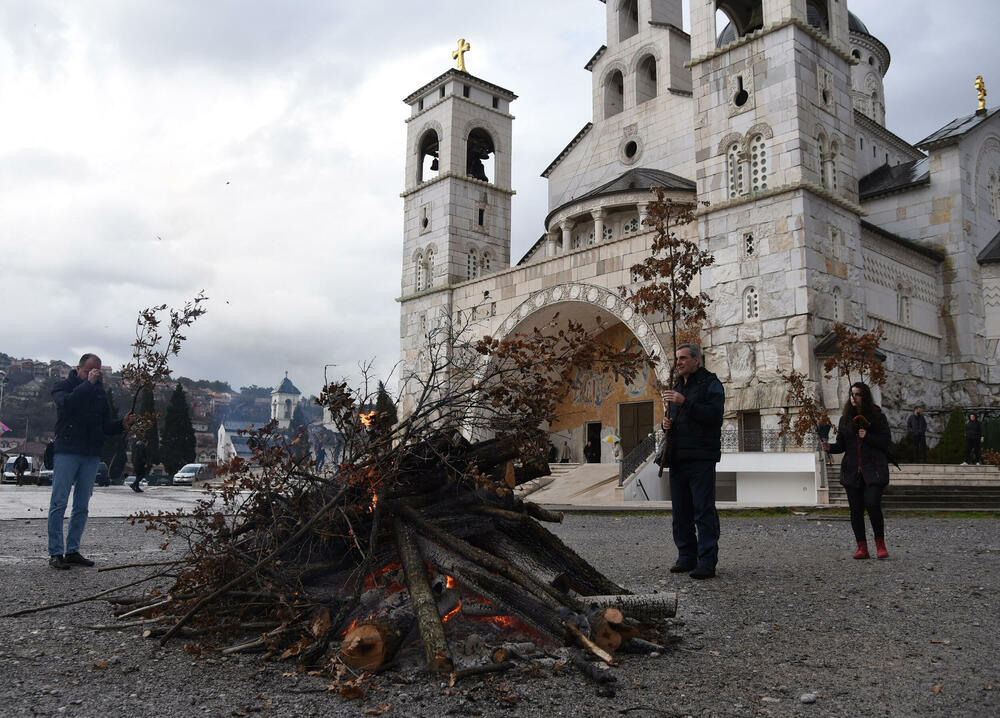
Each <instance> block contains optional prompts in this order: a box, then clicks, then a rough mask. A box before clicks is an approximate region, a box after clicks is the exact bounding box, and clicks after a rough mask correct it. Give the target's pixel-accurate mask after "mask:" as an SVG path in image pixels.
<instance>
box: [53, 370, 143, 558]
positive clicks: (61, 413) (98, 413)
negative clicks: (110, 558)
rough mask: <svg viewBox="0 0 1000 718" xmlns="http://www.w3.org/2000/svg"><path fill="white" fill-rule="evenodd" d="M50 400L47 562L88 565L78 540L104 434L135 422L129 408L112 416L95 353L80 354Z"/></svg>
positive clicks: (82, 527)
mask: <svg viewBox="0 0 1000 718" xmlns="http://www.w3.org/2000/svg"><path fill="white" fill-rule="evenodd" d="M52 398H53V400H55V403H56V439H55V447H54V449H53V459H52V464H53V468H52V497H51V499H50V500H49V566H51V567H52V568H58V569H67V568H69V567H70V564H77V565H79V566H93V565H94V562H93V561H91V560H90V559H87V558H84V557H83V556H82V555H80V539H81V537H82V536H83V529H84V526H86V525H87V514H88V507H89V506H90V495H91V493H93V490H94V479H95V477H96V476H97V465H98V463H100V461H101V448H102V447H103V445H104V437H105V436H108V435H111V434H120V433H121V432H122V431H127V430H128V429H129V428H130V427H131V426H132V424H133V423H134V422H135V414H133V413H131V412H129V414H128V415H127V416H125V418H123V419H113V418H112V417H111V409H110V407H109V406H108V398H107V395H106V394H105V393H104V384H103V383H102V382H101V360H100V358H99V357H98V356H96V355H95V354H84V355H83V356H82V357H80V364H79V365H78V366H77V368H76V369H74V370H73V371H71V372H70V373H69V376H68V377H66V378H65V379H63V380H62V381H59V382H56V385H55V386H54V387H53V388H52ZM71 489H72V491H73V512H72V514H70V519H69V532H68V533H67V536H66V543H65V546H64V545H63V518H64V517H65V515H66V505H67V503H68V502H69V493H70V490H71Z"/></svg>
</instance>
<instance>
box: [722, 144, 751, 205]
mask: <svg viewBox="0 0 1000 718" xmlns="http://www.w3.org/2000/svg"><path fill="white" fill-rule="evenodd" d="M726 167H727V169H728V175H729V197H730V199H733V198H735V197H739V196H740V195H742V194H745V193H746V184H745V183H744V180H743V164H742V162H740V145H739V143H738V142H734V143H733V144H731V145H729V149H728V150H727V151H726Z"/></svg>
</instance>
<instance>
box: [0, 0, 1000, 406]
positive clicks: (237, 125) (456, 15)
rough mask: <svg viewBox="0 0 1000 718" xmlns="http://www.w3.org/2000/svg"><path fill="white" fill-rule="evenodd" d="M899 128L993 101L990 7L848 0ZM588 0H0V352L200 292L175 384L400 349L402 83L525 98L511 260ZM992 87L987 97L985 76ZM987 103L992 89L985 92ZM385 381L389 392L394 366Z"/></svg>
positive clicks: (582, 84) (71, 349)
mask: <svg viewBox="0 0 1000 718" xmlns="http://www.w3.org/2000/svg"><path fill="white" fill-rule="evenodd" d="M850 7H851V9H852V10H853V11H854V12H855V13H856V14H857V15H858V16H859V17H860V18H861V19H862V20H863V21H864V22H865V23H866V24H867V26H868V28H869V30H870V31H871V32H872V33H873V34H874V35H875V36H876V37H878V38H879V39H880V40H882V41H883V42H884V43H885V44H886V45H887V46H888V48H889V51H890V52H891V53H892V63H891V66H890V68H889V74H888V76H887V77H886V86H885V87H886V105H887V123H888V126H889V128H890V129H891V130H893V131H894V132H896V134H898V135H900V136H902V137H903V138H904V139H907V140H909V141H911V142H912V141H916V140H919V139H921V138H922V137H924V136H926V135H928V134H930V133H931V132H932V131H934V130H935V129H937V128H938V127H940V126H942V125H944V124H945V123H947V122H948V121H950V120H951V119H953V118H954V117H956V116H959V115H963V114H969V113H971V112H973V111H974V110H975V106H976V105H975V91H974V89H973V88H972V83H973V81H974V79H975V76H976V75H977V74H979V73H982V74H983V75H984V76H985V78H986V82H987V86H988V88H989V89H990V91H991V92H992V93H994V94H997V95H1000V51H998V49H997V48H998V43H997V39H996V27H997V24H998V23H997V19H998V12H997V10H996V5H995V4H994V3H993V2H991V1H988V0H956V1H955V2H953V3H949V4H947V9H945V5H943V4H942V3H941V2H939V1H932V0H893V1H892V2H886V0H852V1H851V2H850ZM604 12H605V6H604V5H603V4H602V3H601V2H598V0H545V2H538V1H537V0H504V1H503V2H495V3H469V2H457V1H454V2H452V1H433V0H427V1H425V2H419V3H415V2H411V1H406V2H403V1H399V0H386V1H385V2H372V3H358V2H348V1H347V0H253V1H252V2H245V1H243V0H79V1H74V2H70V1H68V0H63V1H61V2H47V1H45V0H0V292H2V297H3V314H2V316H3V322H2V325H0V351H4V352H6V353H8V354H11V355H14V356H19V357H21V356H23V357H34V358H38V359H63V360H65V361H69V362H70V363H73V362H74V361H75V359H76V358H78V357H79V355H80V354H81V353H83V352H85V351H96V352H98V353H99V354H101V356H102V357H103V358H104V360H105V362H106V363H110V364H112V365H114V366H116V367H117V366H119V365H120V364H121V363H122V362H124V361H126V360H127V359H128V356H129V344H130V341H131V340H132V338H133V326H134V322H135V317H136V314H137V312H138V310H139V309H140V308H142V307H145V306H150V305H154V304H159V303H167V304H170V305H175V306H176V305H179V304H181V303H183V302H184V300H185V299H189V298H190V297H192V296H194V294H196V293H197V292H198V291H199V290H201V289H204V290H205V291H206V293H207V294H208V296H209V297H210V298H211V299H210V302H209V305H208V310H209V311H208V314H207V315H206V316H205V317H204V318H202V319H201V320H199V321H198V323H197V324H196V326H195V327H194V328H193V329H192V330H191V332H190V333H189V341H188V343H187V345H186V346H185V347H184V349H183V350H182V352H181V356H180V357H179V358H177V359H176V360H175V361H174V363H173V366H174V372H175V374H176V375H187V376H191V377H195V378H206V379H225V380H228V381H230V382H231V383H232V385H233V386H234V387H239V386H241V385H248V384H259V385H265V386H273V385H276V384H277V382H279V381H280V379H281V377H282V376H284V372H285V371H286V370H287V371H288V373H289V377H290V378H291V379H292V380H293V381H294V382H295V383H296V384H297V385H298V387H299V388H300V389H301V390H302V391H303V392H305V393H307V394H308V393H315V392H318V390H319V387H320V385H321V384H322V378H323V370H324V365H336V366H335V367H330V368H329V369H328V371H329V372H330V373H331V375H339V374H344V373H353V374H356V372H355V371H354V369H355V367H356V366H357V363H358V362H359V361H362V360H374V361H375V362H376V367H377V370H378V373H379V375H380V376H382V377H385V376H386V375H387V374H388V372H389V370H390V369H391V368H392V366H393V365H394V364H395V362H396V359H397V357H398V351H399V305H398V304H397V303H396V302H395V301H394V299H395V298H396V297H397V296H398V295H399V287H400V281H399V280H400V250H401V245H402V200H401V199H400V198H399V193H400V191H401V190H402V187H403V161H404V144H405V132H406V126H405V124H404V119H405V118H406V116H407V114H408V108H407V107H406V106H405V105H404V104H403V103H402V101H401V100H402V98H403V97H405V96H406V95H408V94H409V93H410V92H412V91H413V90H415V89H417V88H418V87H420V86H421V85H423V84H425V83H426V82H428V81H429V80H431V79H433V78H434V77H436V76H437V75H439V74H440V73H442V72H444V71H445V70H447V69H448V68H449V67H451V66H452V61H451V50H452V49H453V48H454V46H455V44H456V41H457V39H458V38H459V37H465V38H466V39H467V40H468V41H469V42H470V43H471V45H472V50H471V52H470V53H468V55H467V56H466V58H467V64H468V70H469V72H471V73H472V74H474V75H477V76H478V77H481V78H483V79H485V80H488V81H490V82H493V83H495V84H498V85H501V86H503V87H506V88H508V89H510V90H512V91H513V92H515V93H517V94H518V95H519V99H518V100H517V101H516V102H514V104H513V109H512V112H513V114H514V115H515V116H516V118H517V119H516V120H515V122H514V148H513V152H514V157H513V164H514V178H513V181H514V189H515V190H516V191H517V195H516V196H515V197H514V199H513V209H512V211H513V215H514V220H513V235H512V245H513V247H512V257H513V258H514V260H515V261H516V260H517V259H518V258H520V257H521V255H522V254H523V253H524V251H526V250H527V248H528V247H530V246H531V244H532V243H533V242H534V241H535V239H537V238H538V236H539V234H541V232H542V229H543V228H542V220H543V218H544V216H545V213H546V209H547V208H546V195H545V181H544V180H543V179H541V178H540V177H539V173H540V172H541V171H542V170H543V169H544V168H545V167H546V166H547V165H548V164H549V162H551V160H552V159H553V158H554V157H555V156H556V155H557V154H558V152H559V151H560V150H561V149H562V148H563V147H564V146H565V144H566V143H567V142H568V141H569V140H570V139H571V138H572V137H573V136H574V135H575V134H576V132H577V131H578V130H579V129H580V127H582V126H583V124H584V123H585V122H587V121H588V120H590V119H591V117H590V110H591V103H590V82H591V78H590V73H588V72H586V71H585V70H584V69H583V66H584V64H585V63H586V62H587V60H589V59H590V57H591V56H592V55H593V53H594V52H595V50H597V48H598V47H599V46H600V45H601V44H602V43H603V42H604V39H605V38H604ZM994 88H995V89H994ZM989 104H990V105H991V106H995V105H996V102H995V101H993V102H990V103H989ZM392 386H393V387H394V386H395V382H394V381H393V384H392Z"/></svg>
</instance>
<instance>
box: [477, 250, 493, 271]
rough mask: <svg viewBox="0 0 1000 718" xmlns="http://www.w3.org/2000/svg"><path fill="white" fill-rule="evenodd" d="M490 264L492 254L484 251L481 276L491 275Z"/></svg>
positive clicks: (481, 259)
mask: <svg viewBox="0 0 1000 718" xmlns="http://www.w3.org/2000/svg"><path fill="white" fill-rule="evenodd" d="M490 263H491V258H490V253H489V252H486V251H484V252H483V256H482V257H481V258H480V260H479V267H480V276H482V275H484V274H489V273H490Z"/></svg>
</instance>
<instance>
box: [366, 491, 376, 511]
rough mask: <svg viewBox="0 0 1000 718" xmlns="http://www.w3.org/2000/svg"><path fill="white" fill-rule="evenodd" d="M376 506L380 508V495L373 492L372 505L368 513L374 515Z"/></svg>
mask: <svg viewBox="0 0 1000 718" xmlns="http://www.w3.org/2000/svg"><path fill="white" fill-rule="evenodd" d="M376 506H378V494H377V493H376V492H374V491H372V505H371V506H370V507H369V508H368V513H372V512H373V511H374V510H375V507H376Z"/></svg>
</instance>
